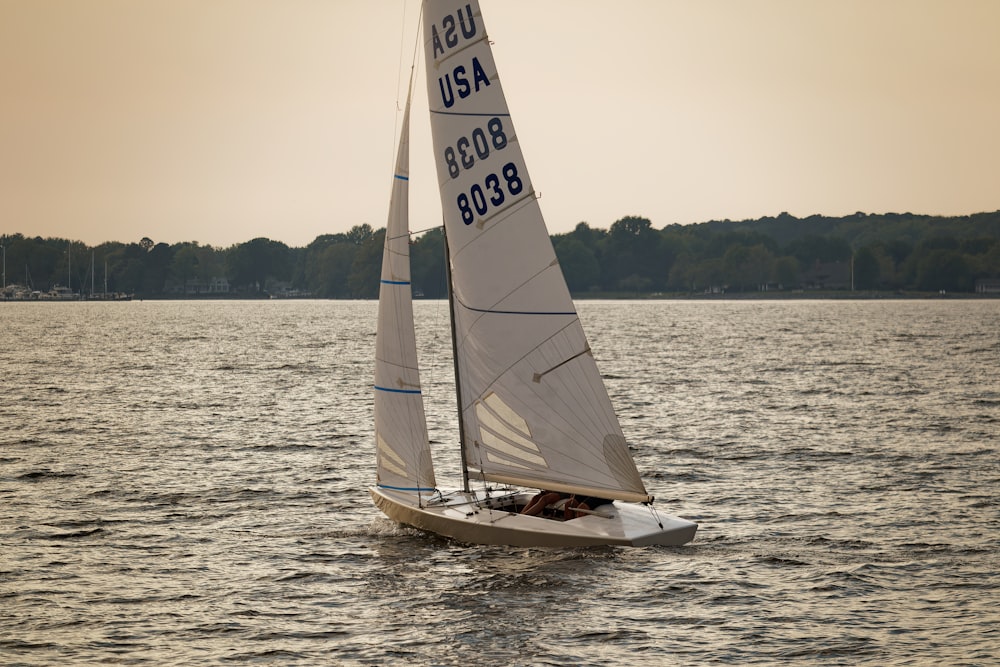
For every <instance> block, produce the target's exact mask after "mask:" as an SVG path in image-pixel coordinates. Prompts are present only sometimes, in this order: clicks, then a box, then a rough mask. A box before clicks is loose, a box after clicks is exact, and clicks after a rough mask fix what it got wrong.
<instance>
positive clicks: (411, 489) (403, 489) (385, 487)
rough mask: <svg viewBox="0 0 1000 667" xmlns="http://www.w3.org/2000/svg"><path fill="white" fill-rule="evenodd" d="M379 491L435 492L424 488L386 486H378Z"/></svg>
mask: <svg viewBox="0 0 1000 667" xmlns="http://www.w3.org/2000/svg"><path fill="white" fill-rule="evenodd" d="M377 486H378V488H380V489H389V490H390V491H435V492H436V491H437V489H435V488H434V487H426V486H412V487H408V486H389V485H388V484H378V485H377Z"/></svg>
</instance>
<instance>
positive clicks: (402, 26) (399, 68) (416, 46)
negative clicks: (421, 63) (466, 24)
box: [390, 0, 424, 176]
mask: <svg viewBox="0 0 1000 667" xmlns="http://www.w3.org/2000/svg"><path fill="white" fill-rule="evenodd" d="M423 15H424V3H423V2H421V3H420V11H419V12H418V13H417V34H416V35H415V36H414V39H413V56H412V58H411V59H410V62H411V63H412V64H411V65H410V80H409V83H408V84H407V88H406V93H407V99H409V98H410V95H411V93H412V92H413V88H414V86H415V85H416V76H415V74H416V71H417V58H418V57H419V54H420V50H421V49H420V27H419V26H420V23H421V21H420V19H421V17H422V16H423ZM406 25H407V21H406V0H403V17H402V19H401V20H400V22H399V62H398V63H397V65H396V125H395V127H394V128H393V136H396V135H397V134H398V131H399V112H400V111H402V109H401V108H400V106H399V84H400V82H401V81H402V80H403V74H402V72H403V53H404V49H403V47H404V46H405V44H406V41H405V40H406ZM393 148H395V147H393ZM391 160H392V161H391V162H390V164H392V165H393V167H395V165H396V156H395V150H394V151H393V155H392V158H391ZM393 175H394V176H395V171H393Z"/></svg>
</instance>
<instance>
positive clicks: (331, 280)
mask: <svg viewBox="0 0 1000 667" xmlns="http://www.w3.org/2000/svg"><path fill="white" fill-rule="evenodd" d="M384 235H385V230H384V229H381V230H375V229H373V228H372V227H371V226H370V225H367V224H362V225H358V226H355V227H354V228H352V229H351V230H350V231H348V232H346V233H341V234H326V235H322V236H318V237H317V238H316V239H314V240H313V241H312V242H311V243H310V244H309V245H307V246H306V247H304V248H293V247H289V246H287V245H285V244H284V243H281V242H280V241H273V240H270V239H267V238H256V239H252V240H250V241H247V242H245V243H239V244H235V245H232V246H230V247H228V248H216V247H212V246H210V245H200V244H198V243H197V242H185V243H175V244H166V243H156V242H154V241H153V240H152V239H150V238H143V239H141V240H140V241H137V242H135V243H119V242H106V243H102V244H100V245H98V246H94V247H90V246H87V245H85V244H83V243H80V242H74V241H71V240H69V239H61V238H44V239H43V238H41V237H34V238H31V237H26V236H23V235H21V234H13V235H5V236H4V237H2V239H0V245H2V246H3V251H4V259H5V262H4V266H5V274H4V283H5V284H6V285H11V284H14V283H18V284H21V285H25V286H27V287H31V288H32V289H35V290H41V291H46V290H49V289H52V288H53V287H54V286H56V285H64V286H68V287H70V288H71V289H72V290H73V291H74V292H77V293H83V294H87V293H89V292H91V291H95V292H99V293H100V292H104V291H109V292H119V293H128V294H134V295H136V296H140V297H144V298H157V297H184V296H214V297H222V296H239V297H262V296H268V295H271V296H313V297H317V298H353V299H367V298H375V297H377V295H378V285H379V274H380V268H381V259H382V243H383V239H384ZM442 236H443V235H442V231H441V230H440V229H436V230H432V231H429V232H427V233H424V234H423V235H421V236H419V237H418V238H415V239H414V240H413V242H412V244H411V263H412V283H413V289H414V292H415V294H416V295H417V296H418V297H419V296H423V297H426V298H442V297H445V296H446V295H447V286H446V277H445V270H444V243H443V238H442ZM552 243H553V246H554V248H555V251H556V255H557V256H558V258H559V262H560V264H561V265H562V269H563V272H564V273H565V275H566V280H567V283H568V284H569V287H570V290H571V291H572V292H573V293H574V294H575V295H578V296H583V295H588V294H590V295H608V296H612V295H614V296H626V295H644V294H657V293H659V294H701V293H720V292H725V293H749V292H760V291H796V290H827V291H830V290H834V291H835V290H867V291H871V290H878V291H919V292H938V291H941V290H945V291H949V292H972V291H975V289H976V285H977V282H978V283H979V284H980V285H981V284H982V283H983V281H986V280H997V279H1000V211H996V212H993V213H979V214H975V215H970V216H957V217H941V216H927V215H915V214H911V213H902V214H899V213H886V214H877V215H869V214H865V213H855V214H853V215H848V216H844V217H839V218H837V217H826V216H818V215H816V216H811V217H808V218H796V217H794V216H792V215H789V214H788V213H782V214H780V215H778V216H776V217H764V218H760V219H757V220H743V221H731V220H722V221H710V222H705V223H698V224H690V225H668V226H666V227H664V228H662V229H655V228H654V227H653V225H652V223H651V222H650V221H649V220H648V219H646V218H643V217H639V216H628V217H624V218H622V219H620V220H618V221H616V222H615V223H614V224H612V225H611V227H610V228H609V229H599V228H594V227H591V226H590V225H589V224H587V223H585V222H581V223H579V224H578V225H577V226H576V228H575V229H574V230H573V231H571V232H568V233H565V234H556V235H553V236H552Z"/></svg>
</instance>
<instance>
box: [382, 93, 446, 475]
mask: <svg viewBox="0 0 1000 667" xmlns="http://www.w3.org/2000/svg"><path fill="white" fill-rule="evenodd" d="M409 134H410V99H409V95H408V96H407V100H406V110H405V113H404V115H403V127H402V129H401V131H400V137H399V150H398V153H397V157H396V168H395V171H394V175H393V179H392V197H391V199H390V203H389V220H388V223H387V225H386V234H385V249H384V251H383V255H382V280H381V285H380V288H379V310H378V329H377V333H376V338H375V440H376V466H377V472H376V475H377V481H378V484H379V485H380V486H385V487H388V488H393V489H405V490H412V491H419V492H427V493H430V492H431V491H433V490H434V486H435V481H434V467H433V464H432V462H431V453H430V445H429V443H428V438H427V421H426V418H425V416H424V404H423V398H422V396H421V393H420V374H419V372H418V370H417V343H416V336H415V334H414V329H413V300H412V294H411V288H410V237H409V220H408V218H409V202H408V197H409V159H410V148H409Z"/></svg>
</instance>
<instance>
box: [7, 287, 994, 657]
mask: <svg viewBox="0 0 1000 667" xmlns="http://www.w3.org/2000/svg"><path fill="white" fill-rule="evenodd" d="M579 308H580V312H581V316H582V318H583V321H584V326H585V327H586V328H587V330H588V333H589V335H590V338H591V344H592V347H593V348H594V352H595V355H596V357H597V360H598V363H599V364H600V366H601V369H602V371H603V372H604V374H605V376H606V379H607V383H608V387H609V390H610V392H611V395H612V400H613V402H614V404H615V406H616V407H617V409H618V411H619V414H620V416H621V419H622V424H623V427H624V429H625V433H626V435H627V436H628V437H629V439H630V442H632V444H633V450H634V455H635V458H636V462H637V464H638V466H639V470H640V472H641V473H642V474H643V477H644V479H645V480H646V483H647V487H648V488H649V490H650V492H651V493H653V494H654V495H656V496H657V504H658V506H659V507H660V508H661V510H663V511H666V512H669V513H673V514H677V515H680V516H683V517H686V518H690V519H693V520H695V521H697V522H698V523H699V524H700V528H699V532H698V536H697V537H696V539H695V541H694V542H693V543H691V544H690V545H687V546H684V547H679V548H645V549H627V548H606V549H567V550H551V549H524V548H500V547H479V546H465V545H460V544H455V543H451V542H447V541H444V540H441V539H437V538H435V537H433V536H429V535H425V534H422V533H418V532H416V531H412V530H408V529H405V528H401V527H399V526H397V525H395V524H393V523H391V522H390V521H388V520H387V519H385V518H382V517H381V516H380V515H379V514H378V512H377V510H376V509H375V508H374V506H373V505H372V503H371V501H370V500H369V498H368V495H367V493H366V492H365V488H366V486H367V485H368V484H369V483H371V482H372V479H373V474H374V473H373V461H372V458H373V445H372V442H371V441H372V425H371V376H372V360H371V357H372V353H373V347H374V327H375V310H376V305H375V303H373V302H347V303H345V302H318V301H316V302H201V303H194V302H155V303H154V302H132V303H92V304H87V303H66V304H62V303H53V304H32V303H5V304H0V319H2V322H3V328H2V332H3V334H2V336H3V338H2V340H3V345H2V346H0V373H2V388H0V664H5V665H17V664H24V665H52V664H106V663H120V664H155V665H192V664H199V665H205V664H240V663H244V662H254V663H265V664H267V663H272V664H303V665H306V664H308V665H316V664H383V663H395V664H437V665H466V664H478V665H522V664H524V665H527V664H552V665H555V664H560V665H561V664H580V665H629V666H632V665H670V664H691V665H698V664H706V663H724V664H751V663H761V664H775V663H782V664H787V663H793V664H795V663H799V664H801V663H806V664H872V665H906V664H914V665H923V664H934V663H942V664H997V660H998V656H1000V629H998V628H1000V623H998V621H1000V618H998V616H1000V614H998V613H997V612H996V607H997V604H998V602H1000V557H998V546H1000V457H998V442H1000V301H971V300H970V301H865V302H851V301H843V302H840V301H838V302H819V301H812V302H810V301H796V302H672V301H664V302H642V303H639V302H584V303H582V304H580V305H579ZM417 313H418V316H419V317H421V318H423V320H424V322H425V324H423V325H422V328H421V331H420V342H421V352H422V362H423V364H424V366H425V367H426V370H425V371H424V383H425V385H426V387H427V388H428V389H429V396H428V418H429V420H430V427H431V437H432V439H433V440H434V443H435V447H436V448H437V449H436V452H435V456H436V462H437V467H438V469H439V475H438V479H439V481H441V482H442V484H446V483H448V482H451V483H457V481H456V477H457V476H458V461H457V455H456V454H455V447H456V445H455V442H454V437H453V431H454V428H455V419H454V416H453V406H454V399H453V397H452V394H451V365H450V364H451V362H450V358H448V357H447V356H446V350H447V345H448V344H449V339H448V333H447V319H446V318H447V309H446V306H445V305H444V304H442V303H438V302H420V303H418V304H417Z"/></svg>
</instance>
